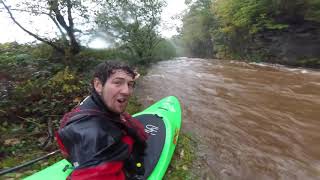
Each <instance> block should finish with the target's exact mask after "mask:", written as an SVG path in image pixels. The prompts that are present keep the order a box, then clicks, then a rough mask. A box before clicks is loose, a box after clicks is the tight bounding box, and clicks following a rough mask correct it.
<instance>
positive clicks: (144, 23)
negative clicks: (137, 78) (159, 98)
mask: <svg viewBox="0 0 320 180" xmlns="http://www.w3.org/2000/svg"><path fill="white" fill-rule="evenodd" d="M163 5H164V2H163V1H160V0H110V1H105V2H104V5H103V6H104V8H103V9H102V10H101V11H100V12H99V13H98V16H97V18H96V22H97V23H98V26H99V29H100V30H101V31H104V32H106V33H107V34H108V35H109V36H111V37H112V38H114V40H115V41H116V42H118V43H119V44H120V46H121V47H124V48H125V49H126V50H128V51H129V53H130V54H131V55H132V56H133V57H136V58H138V60H139V61H140V63H146V62H147V61H148V60H150V59H151V58H152V56H153V50H154V48H155V47H156V45H157V44H158V43H159V41H160V38H159V34H158V32H157V27H158V25H159V24H160V15H161V12H162V7H163Z"/></svg>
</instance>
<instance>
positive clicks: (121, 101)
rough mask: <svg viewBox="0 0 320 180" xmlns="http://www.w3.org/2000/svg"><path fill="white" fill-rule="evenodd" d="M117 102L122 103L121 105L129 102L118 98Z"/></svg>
mask: <svg viewBox="0 0 320 180" xmlns="http://www.w3.org/2000/svg"><path fill="white" fill-rule="evenodd" d="M117 102H118V103H120V104H123V103H126V102H127V99H126V98H118V99H117Z"/></svg>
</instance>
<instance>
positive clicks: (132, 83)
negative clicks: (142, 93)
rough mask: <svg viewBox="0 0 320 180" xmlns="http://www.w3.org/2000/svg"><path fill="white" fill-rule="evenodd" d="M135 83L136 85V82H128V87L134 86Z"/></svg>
mask: <svg viewBox="0 0 320 180" xmlns="http://www.w3.org/2000/svg"><path fill="white" fill-rule="evenodd" d="M135 85H136V82H134V81H132V82H129V83H128V87H129V88H134V87H135Z"/></svg>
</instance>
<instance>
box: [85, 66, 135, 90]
mask: <svg viewBox="0 0 320 180" xmlns="http://www.w3.org/2000/svg"><path fill="white" fill-rule="evenodd" d="M116 70H122V71H124V72H126V73H127V74H128V75H129V76H131V77H132V78H133V79H134V78H135V76H136V73H135V72H134V70H133V68H132V67H131V66H129V65H128V64H126V63H124V62H120V61H115V60H113V61H105V62H102V63H100V64H98V65H97V66H96V67H95V69H94V72H93V76H92V79H91V88H92V90H94V84H93V82H94V78H98V79H99V80H100V81H101V83H102V85H103V86H104V85H105V83H106V82H107V80H108V79H109V78H110V77H111V75H112V74H114V73H115V72H116Z"/></svg>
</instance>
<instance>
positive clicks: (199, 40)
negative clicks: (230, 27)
mask: <svg viewBox="0 0 320 180" xmlns="http://www.w3.org/2000/svg"><path fill="white" fill-rule="evenodd" d="M187 5H188V6H189V11H188V12H187V13H186V14H185V15H184V17H183V19H182V22H183V27H182V30H181V32H180V33H181V37H180V38H181V39H182V41H183V42H184V44H185V46H186V50H187V52H188V55H191V56H196V57H212V56H213V42H212V36H211V28H212V26H213V23H214V22H215V20H214V18H213V16H212V14H211V13H210V7H211V0H197V1H195V2H193V3H192V2H187Z"/></svg>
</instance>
